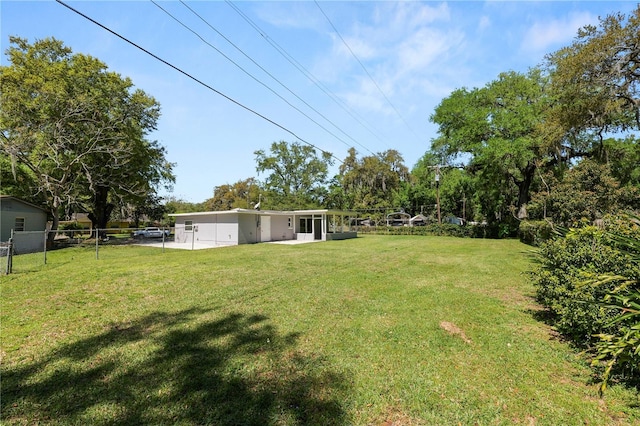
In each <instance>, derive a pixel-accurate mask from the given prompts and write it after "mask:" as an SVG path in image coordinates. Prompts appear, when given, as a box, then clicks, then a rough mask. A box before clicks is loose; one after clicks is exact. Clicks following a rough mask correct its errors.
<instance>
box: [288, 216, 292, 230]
mask: <svg viewBox="0 0 640 426" xmlns="http://www.w3.org/2000/svg"><path fill="white" fill-rule="evenodd" d="M287 227H288V228H289V229H291V228H292V227H293V219H292V218H288V219H287Z"/></svg>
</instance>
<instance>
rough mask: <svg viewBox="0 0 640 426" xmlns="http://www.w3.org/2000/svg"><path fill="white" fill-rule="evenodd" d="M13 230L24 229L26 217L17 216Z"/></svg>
mask: <svg viewBox="0 0 640 426" xmlns="http://www.w3.org/2000/svg"><path fill="white" fill-rule="evenodd" d="M13 230H14V231H16V232H20V231H24V217H16V223H15V226H14V227H13Z"/></svg>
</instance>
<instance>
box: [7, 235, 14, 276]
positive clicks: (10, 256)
mask: <svg viewBox="0 0 640 426" xmlns="http://www.w3.org/2000/svg"><path fill="white" fill-rule="evenodd" d="M12 269H13V229H12V230H11V236H10V237H9V243H8V244H7V269H6V275H9V274H10V273H11V271H12Z"/></svg>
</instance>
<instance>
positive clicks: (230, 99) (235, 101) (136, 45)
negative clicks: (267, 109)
mask: <svg viewBox="0 0 640 426" xmlns="http://www.w3.org/2000/svg"><path fill="white" fill-rule="evenodd" d="M56 2H57V3H59V4H61V5H62V6H64V7H66V8H67V9H69V10H71V11H72V12H75V13H76V14H78V15H80V16H82V17H83V18H85V19H86V20H88V21H90V22H92V23H94V24H96V25H97V26H99V27H100V28H102V29H104V30H105V31H108V32H109V33H111V34H113V35H114V36H116V37H118V38H119V39H121V40H123V41H125V42H126V43H129V44H130V45H132V46H133V47H135V48H137V49H139V50H141V51H143V52H144V53H146V54H147V55H149V56H151V57H152V58H154V59H156V60H158V61H160V62H162V63H163V64H165V65H167V66H168V67H170V68H173V69H174V70H176V71H178V72H179V73H180V74H182V75H184V76H186V77H188V78H190V79H191V80H193V81H195V82H196V83H198V84H200V85H201V86H203V87H205V88H207V89H209V90H211V91H212V92H214V93H216V94H218V95H220V96H222V97H223V98H225V99H226V100H228V101H230V102H233V103H234V104H236V105H238V106H239V107H240V108H242V109H245V110H247V111H249V112H250V113H252V114H254V115H257V116H258V117H260V118H262V119H263V120H265V121H267V122H269V123H271V124H273V125H274V126H276V127H278V128H280V129H282V130H284V131H285V132H287V133H289V134H290V135H292V136H293V137H295V138H296V139H298V140H299V141H300V142H302V143H304V144H307V145H309V146H310V147H312V148H314V149H317V150H318V151H320V152H322V153H324V154H328V155H330V156H331V157H332V158H334V159H336V160H337V161H338V162H340V163H342V162H343V161H342V160H340V159H339V158H337V157H336V156H334V155H333V154H332V153H330V152H328V151H325V150H324V149H322V148H320V147H318V146H316V145H314V144H312V143H311V142H309V141H307V140H305V139H303V138H301V137H300V136H298V135H297V134H296V133H295V132H293V131H292V130H289V129H288V128H286V127H284V126H283V125H282V124H279V123H277V122H275V121H273V120H271V119H270V118H268V117H266V116H264V115H262V114H260V113H259V112H257V111H255V110H253V109H251V108H249V107H248V106H246V105H244V104H242V103H241V102H239V101H237V100H235V99H233V98H232V97H230V96H228V95H225V94H224V93H222V92H221V91H219V90H217V89H215V88H213V87H212V86H210V85H208V84H207V83H205V82H203V81H202V80H199V79H198V78H196V77H194V76H192V75H191V74H189V73H188V72H186V71H183V70H182V69H180V68H178V67H177V66H175V65H173V64H172V63H170V62H168V61H166V60H164V59H162V58H161V57H159V56H157V55H156V54H154V53H152V52H150V51H149V50H147V49H145V48H144V47H142V46H140V45H138V44H136V43H134V42H133V41H131V40H129V39H128V38H126V37H124V36H123V35H120V34H119V33H117V32H115V31H114V30H112V29H111V28H109V27H107V26H105V25H103V24H101V23H100V22H98V21H96V20H95V19H93V18H91V17H89V16H87V15H85V14H84V13H82V12H80V11H79V10H77V9H75V8H73V7H71V6H69V5H68V4H66V3H65V2H64V1H62V0H56Z"/></svg>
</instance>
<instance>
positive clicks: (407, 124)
mask: <svg viewBox="0 0 640 426" xmlns="http://www.w3.org/2000/svg"><path fill="white" fill-rule="evenodd" d="M314 3H315V4H316V6H318V9H320V12H322V14H323V15H324V17H325V18H326V19H327V22H329V25H331V28H333V31H335V32H336V34H337V35H338V37H340V40H342V43H343V44H344V45H345V46H346V47H347V49H349V52H351V55H352V56H353V57H354V58H355V60H356V61H357V62H358V63H359V64H360V66H361V67H362V69H363V70H364V72H365V73H366V74H367V76H369V79H370V80H371V81H372V82H373V84H374V85H375V86H376V88H377V89H378V91H379V92H380V93H381V94H382V96H383V97H384V99H385V100H386V101H387V103H388V104H389V105H390V106H391V108H393V110H394V111H395V112H396V114H398V117H400V119H401V120H402V121H403V122H404V124H405V126H407V129H409V131H410V132H411V133H413V135H414V136H415V137H416V138H417V139H418V140H420V137H419V136H418V135H417V134H416V132H414V131H413V129H412V128H411V126H409V123H407V120H405V118H404V117H403V116H402V114H400V111H398V109H397V108H396V107H395V105H393V103H391V101H390V100H389V98H388V97H387V95H386V94H385V93H384V91H383V90H382V89H381V88H380V86H379V85H378V83H377V82H376V80H375V79H374V78H373V76H372V75H371V74H370V73H369V71H368V70H367V68H366V67H365V66H364V64H363V63H362V62H361V61H360V59H359V58H358V57H357V56H356V54H355V53H354V52H353V50H351V47H350V46H349V44H348V43H347V41H346V40H345V39H344V38H343V37H342V35H341V34H340V32H339V31H338V29H337V28H336V26H335V25H333V22H331V19H329V17H328V16H327V14H326V13H324V10H322V8H321V7H320V3H318V0H314Z"/></svg>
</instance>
